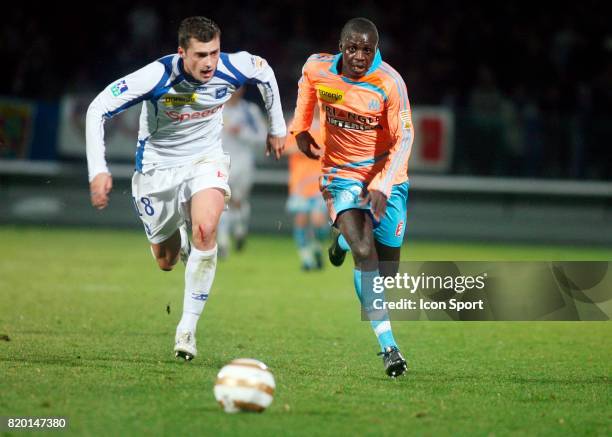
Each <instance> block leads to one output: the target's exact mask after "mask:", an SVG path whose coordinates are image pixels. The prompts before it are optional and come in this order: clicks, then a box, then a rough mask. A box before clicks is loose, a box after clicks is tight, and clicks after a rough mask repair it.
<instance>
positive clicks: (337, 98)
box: [317, 85, 344, 103]
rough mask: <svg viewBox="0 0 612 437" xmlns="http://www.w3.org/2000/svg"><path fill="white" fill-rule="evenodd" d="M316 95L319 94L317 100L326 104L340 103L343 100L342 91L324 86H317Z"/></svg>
mask: <svg viewBox="0 0 612 437" xmlns="http://www.w3.org/2000/svg"><path fill="white" fill-rule="evenodd" d="M317 93H318V94H319V98H320V99H321V100H323V101H324V102H327V103H340V102H341V101H342V100H344V91H342V90H339V89H336V88H330V87H327V86H325V85H318V86H317Z"/></svg>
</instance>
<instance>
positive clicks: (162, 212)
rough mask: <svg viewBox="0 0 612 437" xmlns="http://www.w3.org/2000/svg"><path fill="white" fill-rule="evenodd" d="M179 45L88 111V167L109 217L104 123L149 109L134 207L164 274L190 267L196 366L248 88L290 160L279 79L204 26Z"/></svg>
mask: <svg viewBox="0 0 612 437" xmlns="http://www.w3.org/2000/svg"><path fill="white" fill-rule="evenodd" d="M178 43H179V46H178V53H176V54H171V55H167V56H164V57H162V58H160V59H158V60H157V61H154V62H152V63H150V64H148V65H146V66H145V67H143V68H141V69H140V70H138V71H136V72H134V73H132V74H129V75H127V76H125V77H123V78H121V79H118V80H116V81H114V82H113V83H111V84H110V85H109V86H108V87H107V88H106V89H105V90H104V91H102V92H101V93H100V94H99V95H98V96H97V97H96V98H95V99H94V101H93V102H92V103H91V105H90V106H89V110H88V111H87V122H86V136H87V164H88V170H89V181H90V190H91V202H92V204H93V206H94V207H96V208H98V209H103V208H105V207H106V206H107V205H108V202H109V194H110V191H111V188H112V177H111V174H110V173H109V171H108V168H107V165H106V160H105V157H104V121H105V120H106V119H109V118H111V117H112V116H114V115H116V114H118V113H120V112H122V111H123V110H125V109H127V108H129V107H130V106H133V105H136V104H138V103H140V102H142V110H141V116H140V130H139V132H138V145H137V148H136V169H135V170H136V171H135V173H134V176H133V178H132V196H133V201H134V207H135V209H136V212H137V214H138V215H139V217H140V219H141V220H142V223H143V225H144V228H145V231H146V234H147V238H148V239H149V242H150V243H151V252H152V254H153V256H154V258H155V259H156V260H157V263H158V265H159V268H160V269H162V270H166V271H169V270H172V268H173V267H174V265H175V264H176V263H177V261H178V258H179V255H181V258H182V259H183V261H184V262H185V266H186V267H185V292H184V299H183V315H182V317H181V320H180V322H179V324H178V326H177V328H176V336H175V346H174V352H175V355H176V356H177V357H181V358H184V359H185V360H191V359H192V358H193V357H195V356H196V354H197V350H196V340H195V333H196V326H197V322H198V319H199V318H200V315H201V313H202V311H203V309H204V305H205V304H206V301H207V299H208V295H209V292H210V289H211V286H212V283H213V279H214V276H215V270H216V266H217V243H216V237H217V235H216V232H217V225H218V223H219V216H220V215H221V212H222V211H223V209H224V208H225V205H226V202H227V201H228V199H229V197H230V188H229V185H228V175H229V169H230V162H229V157H228V155H227V154H225V153H224V152H223V149H222V146H221V131H222V128H223V115H222V113H223V106H224V104H225V103H227V101H228V100H229V99H230V97H231V95H232V94H233V93H234V92H235V91H236V90H237V89H239V88H240V87H241V86H242V85H244V84H245V83H253V84H257V86H258V87H259V90H260V91H261V94H262V97H263V99H264V101H265V105H266V108H267V110H268V115H269V120H270V126H269V130H268V131H269V133H268V137H267V144H266V152H267V154H271V153H273V154H274V155H275V157H276V159H278V158H279V157H280V156H281V154H282V152H283V148H284V143H285V134H286V127H285V121H284V119H283V112H282V108H281V103H280V97H279V93H278V86H277V83H276V79H275V77H274V72H273V71H272V69H271V68H270V67H269V66H268V64H267V63H266V61H265V60H263V59H262V58H260V57H258V56H254V55H251V54H249V53H247V52H238V53H229V54H228V53H222V52H221V49H220V45H221V31H220V30H219V27H218V26H217V25H216V24H215V23H214V22H213V21H212V20H210V19H208V18H205V17H190V18H186V19H184V20H183V21H182V22H181V24H180V27H179V31H178ZM187 226H189V227H190V228H191V234H192V240H193V241H192V242H193V247H192V246H191V244H190V241H189V237H188V232H187V229H186V228H187ZM145 304H146V302H143V305H145Z"/></svg>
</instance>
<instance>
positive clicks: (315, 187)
mask: <svg viewBox="0 0 612 437" xmlns="http://www.w3.org/2000/svg"><path fill="white" fill-rule="evenodd" d="M310 134H311V135H312V137H313V138H314V139H315V141H316V142H317V144H321V134H320V130H319V129H318V128H312V129H310ZM287 142H288V144H287V148H291V146H292V145H295V137H294V136H293V135H290V136H289V137H288V138H287ZM320 176H321V161H320V160H315V159H310V158H308V157H307V156H306V155H304V154H303V153H302V152H300V151H299V150H298V151H297V152H295V153H292V154H291V155H289V194H290V195H298V196H302V197H312V196H316V195H317V194H319V177H320Z"/></svg>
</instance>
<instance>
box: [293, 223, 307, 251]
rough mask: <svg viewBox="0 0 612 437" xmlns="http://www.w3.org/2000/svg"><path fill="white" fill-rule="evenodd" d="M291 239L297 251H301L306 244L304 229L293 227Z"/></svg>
mask: <svg viewBox="0 0 612 437" xmlns="http://www.w3.org/2000/svg"><path fill="white" fill-rule="evenodd" d="M293 239H294V240H295V244H297V246H298V248H299V249H303V248H304V247H306V245H307V244H308V241H307V236H306V228H299V227H297V226H294V227H293Z"/></svg>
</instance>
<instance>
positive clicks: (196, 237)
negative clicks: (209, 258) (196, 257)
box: [192, 222, 217, 250]
mask: <svg viewBox="0 0 612 437" xmlns="http://www.w3.org/2000/svg"><path fill="white" fill-rule="evenodd" d="M192 236H193V244H194V245H195V246H196V247H197V248H198V249H200V250H203V249H209V247H208V246H210V245H211V244H212V245H214V242H215V240H216V236H217V227H216V223H211V222H208V223H198V224H194V225H193V229H192Z"/></svg>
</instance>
